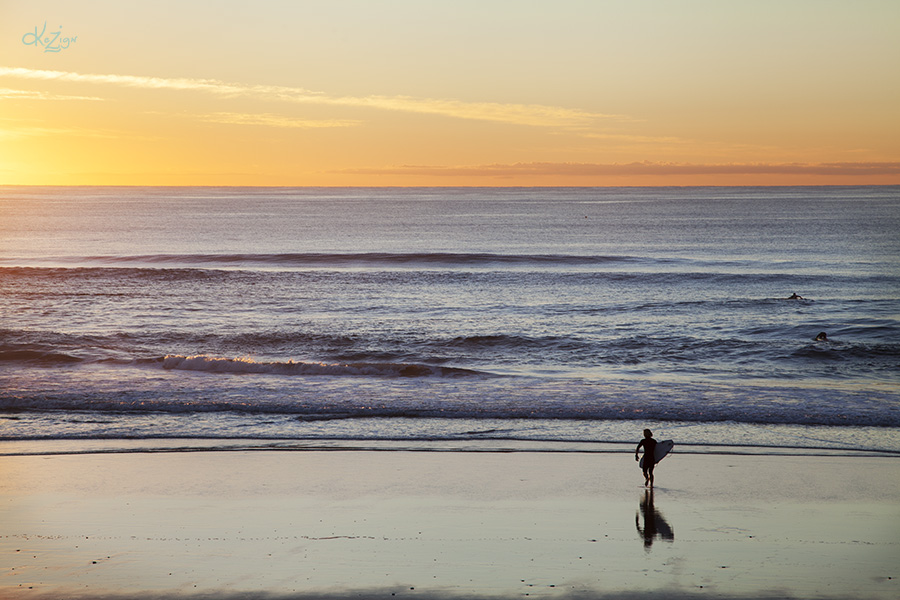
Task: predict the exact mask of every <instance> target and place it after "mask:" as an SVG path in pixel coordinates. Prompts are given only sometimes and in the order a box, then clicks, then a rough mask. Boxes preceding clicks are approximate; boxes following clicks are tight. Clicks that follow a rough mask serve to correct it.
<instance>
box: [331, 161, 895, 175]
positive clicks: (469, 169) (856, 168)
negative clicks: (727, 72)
mask: <svg viewBox="0 0 900 600" xmlns="http://www.w3.org/2000/svg"><path fill="white" fill-rule="evenodd" d="M339 172H340V173H347V174H355V175H416V176H421V175H428V176H438V177H516V176H525V175H540V176H561V175H562V176H585V177H592V176H640V175H653V176H659V175H830V176H848V175H849V176H871V175H900V162H833V163H818V164H805V163H788V164H765V163H754V164H720V165H717V164H712V165H706V164H685V163H654V162H633V163H626V164H594V163H547V162H534V163H516V164H509V165H507V164H492V165H478V166H420V165H401V166H396V167H387V168H360V169H345V170H341V171H339Z"/></svg>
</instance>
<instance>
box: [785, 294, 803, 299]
mask: <svg viewBox="0 0 900 600" xmlns="http://www.w3.org/2000/svg"><path fill="white" fill-rule="evenodd" d="M803 299H804V298H803V296H801V295H800V294H798V293H797V292H794V293H793V294H791V295H790V296H788V300H803Z"/></svg>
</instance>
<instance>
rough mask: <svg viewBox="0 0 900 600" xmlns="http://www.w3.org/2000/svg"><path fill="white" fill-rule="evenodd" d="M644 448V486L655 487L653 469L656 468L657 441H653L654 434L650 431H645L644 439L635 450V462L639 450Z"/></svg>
mask: <svg viewBox="0 0 900 600" xmlns="http://www.w3.org/2000/svg"><path fill="white" fill-rule="evenodd" d="M641 447H643V448H644V486H650V487H653V467H655V466H656V440H654V439H653V432H652V431H650V430H649V429H645V430H644V439H642V440H641V441H640V442H638V445H637V448H635V449H634V460H640V459H639V458H638V450H640V449H641Z"/></svg>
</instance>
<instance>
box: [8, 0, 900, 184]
mask: <svg viewBox="0 0 900 600" xmlns="http://www.w3.org/2000/svg"><path fill="white" fill-rule="evenodd" d="M45 24H46V26H45ZM898 59H900V2H897V1H895V0H888V1H870V0H856V1H845V2H833V1H827V0H818V1H791V0H780V1H768V0H754V1H746V2H745V1H721V0H719V1H687V0H686V1H602V0H601V1H593V2H590V1H572V0H555V1H553V2H549V1H546V2H535V1H530V0H518V1H513V0H509V1H499V0H498V1H491V0H476V1H469V0H452V1H432V2H429V1H425V0H422V1H410V0H403V1H401V0H381V1H379V0H369V1H359V0H323V1H318V0H316V1H312V0H310V1H302V0H301V1H295V2H289V1H266V0H255V1H253V2H249V1H237V0H223V1H219V2H201V1H165V0H160V1H156V2H125V1H120V0H119V1H112V0H109V1H92V0H83V1H79V2H61V1H56V2H46V1H40V0H36V1H27V2H26V1H10V0H0V184H24V185H44V184H48V185H49V184H53V185H301V186H302V185H341V186H357V185H358V186H378V185H398V186H407V185H408V186H418V185H433V186H444V185H447V186H457V185H485V186H493V185H504V186H508V185H511V186H515V185H551V186H557V185H558V186H566V185H793V184H813V185H815V184H823V185H824V184H840V185H843V184H900V69H898V67H897V63H898Z"/></svg>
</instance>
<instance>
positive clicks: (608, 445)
mask: <svg viewBox="0 0 900 600" xmlns="http://www.w3.org/2000/svg"><path fill="white" fill-rule="evenodd" d="M898 232H900V188H898V187H809V188H803V187H797V188H749V187H748V188H594V189H591V188H578V189H569V188H566V189H543V188H534V189H525V188H508V189H473V188H460V189H452V188H451V189H424V188H422V189H362V188H344V189H341V188H323V189H313V188H108V187H98V188H92V187H77V188H26V187H0V440H2V441H4V443H6V444H7V445H6V448H7V452H11V451H13V450H9V448H13V449H14V451H19V450H21V448H24V447H27V448H28V449H29V451H33V450H35V449H38V450H39V451H50V450H53V449H54V448H56V449H63V450H66V449H67V448H69V447H71V446H72V445H73V444H77V445H78V447H80V448H86V447H87V448H90V447H92V446H91V444H93V445H94V446H96V447H97V448H104V449H118V450H134V449H147V448H176V447H178V448H180V447H204V448H213V449H215V448H234V447H283V448H298V449H302V448H310V447H364V448H406V447H409V448H419V449H422V448H428V449H441V450H460V449H463V450H473V449H474V450H478V449H519V450H530V449H541V448H543V449H557V450H580V451H592V450H598V449H599V450H604V449H605V450H616V449H621V450H625V451H630V450H631V448H632V447H633V444H635V443H636V442H637V440H638V439H639V438H640V432H641V430H642V429H643V428H644V427H645V426H649V427H651V428H653V429H654V431H655V433H656V437H657V438H659V439H669V438H671V439H674V440H675V441H676V443H677V444H679V447H681V448H685V449H689V450H691V451H696V452H720V451H732V450H733V446H734V445H745V446H754V447H756V448H757V449H756V450H754V451H759V452H784V451H787V452H812V451H816V452H822V451H827V452H858V451H880V452H891V453H900V234H898ZM793 293H797V294H799V295H801V296H802V297H803V299H788V297H789V296H791V295H792V294H793ZM820 332H825V333H826V334H827V339H826V340H819V341H817V340H816V339H815V338H816V336H817V335H818V334H819V333H820ZM76 440H77V442H76ZM13 442H14V444H12V445H10V443H13ZM626 443H627V446H626V445H625V444H626ZM48 449H49V450H48ZM743 451H746V450H743Z"/></svg>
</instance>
